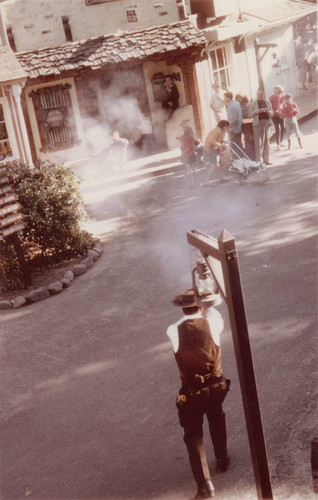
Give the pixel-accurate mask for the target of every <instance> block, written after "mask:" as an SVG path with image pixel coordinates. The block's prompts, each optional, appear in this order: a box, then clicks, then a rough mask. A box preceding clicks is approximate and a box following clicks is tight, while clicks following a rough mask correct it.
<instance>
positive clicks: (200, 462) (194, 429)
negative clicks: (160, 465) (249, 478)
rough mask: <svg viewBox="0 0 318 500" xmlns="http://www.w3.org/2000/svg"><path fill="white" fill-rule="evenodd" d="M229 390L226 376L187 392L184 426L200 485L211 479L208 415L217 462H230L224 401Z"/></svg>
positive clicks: (195, 477)
mask: <svg viewBox="0 0 318 500" xmlns="http://www.w3.org/2000/svg"><path fill="white" fill-rule="evenodd" d="M227 391H228V383H227V382H226V380H225V379H223V380H222V381H221V382H220V383H219V384H217V385H213V386H212V387H205V388H204V389H202V390H201V391H199V392H197V393H192V395H187V403H186V405H185V406H184V408H183V409H182V412H181V415H180V410H179V416H180V423H181V425H182V427H183V428H184V438H183V439H184V442H185V444H186V446H187V449H188V454H189V460H190V465H191V469H192V473H193V476H194V479H195V481H196V483H197V484H202V483H204V482H205V481H208V480H209V479H210V472H209V466H208V463H207V458H206V453H205V449H204V445H203V417H204V414H206V415H207V418H208V422H209V430H210V436H211V439H212V444H213V449H214V455H215V458H216V460H217V461H226V459H227V445H226V424H225V413H224V411H223V409H222V403H223V401H224V399H225V396H226V394H227Z"/></svg>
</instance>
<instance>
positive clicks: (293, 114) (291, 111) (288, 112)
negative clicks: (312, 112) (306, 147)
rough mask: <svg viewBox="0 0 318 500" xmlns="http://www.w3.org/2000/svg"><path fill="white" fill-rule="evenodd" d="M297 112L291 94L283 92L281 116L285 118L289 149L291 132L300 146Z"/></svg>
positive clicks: (297, 109)
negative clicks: (283, 100) (283, 99)
mask: <svg viewBox="0 0 318 500" xmlns="http://www.w3.org/2000/svg"><path fill="white" fill-rule="evenodd" d="M298 113H299V108H298V106H297V104H296V103H295V102H293V99H292V96H291V94H285V102H284V104H283V107H282V116H283V117H284V118H285V123H286V131H287V140H288V149H290V138H291V136H292V134H293V132H294V133H295V134H296V137H297V139H298V144H299V146H300V147H301V148H302V147H303V146H302V143H301V139H300V137H301V134H300V131H299V127H298V120H297V115H298Z"/></svg>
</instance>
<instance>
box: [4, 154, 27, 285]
mask: <svg viewBox="0 0 318 500" xmlns="http://www.w3.org/2000/svg"><path fill="white" fill-rule="evenodd" d="M0 159H2V158H0ZM20 208H21V205H20V204H19V203H18V196H17V195H16V194H15V193H14V189H13V186H12V184H11V182H10V178H9V175H8V172H7V168H6V166H1V167H0V234H1V236H2V238H9V239H10V240H11V242H12V243H13V246H14V249H15V251H16V254H17V257H18V260H19V264H20V268H21V271H22V273H23V277H24V283H25V286H26V287H28V286H30V285H32V279H31V273H30V271H29V269H28V266H27V264H26V262H25V258H24V254H23V250H22V247H21V242H20V239H19V236H18V232H19V231H22V229H24V228H25V224H24V222H23V214H20V213H19V210H20Z"/></svg>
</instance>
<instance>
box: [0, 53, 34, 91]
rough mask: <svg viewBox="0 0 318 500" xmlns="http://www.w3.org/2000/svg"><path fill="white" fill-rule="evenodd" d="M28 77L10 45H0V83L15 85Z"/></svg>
mask: <svg viewBox="0 0 318 500" xmlns="http://www.w3.org/2000/svg"><path fill="white" fill-rule="evenodd" d="M27 76H28V75H27V73H26V72H25V71H24V69H23V68H22V66H21V64H20V63H19V61H18V60H17V58H16V55H15V54H14V52H13V51H12V50H11V48H10V47H9V45H0V82H1V83H4V82H5V83H14V82H16V81H18V80H25V79H26V77H27Z"/></svg>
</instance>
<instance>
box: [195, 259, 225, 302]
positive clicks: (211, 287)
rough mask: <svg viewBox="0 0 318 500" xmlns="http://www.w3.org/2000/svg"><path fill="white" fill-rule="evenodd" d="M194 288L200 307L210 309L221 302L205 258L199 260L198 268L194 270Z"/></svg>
mask: <svg viewBox="0 0 318 500" xmlns="http://www.w3.org/2000/svg"><path fill="white" fill-rule="evenodd" d="M196 276H197V279H196ZM192 288H193V292H194V296H195V301H196V303H197V305H198V306H200V307H203V308H208V307H211V306H212V305H215V302H216V301H218V302H219V301H220V300H221V297H220V293H219V290H218V289H217V288H216V285H215V281H214V279H213V278H212V275H211V271H210V269H209V266H208V265H207V263H206V261H205V259H203V258H200V259H198V260H197V265H196V267H194V268H193V269H192Z"/></svg>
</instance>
